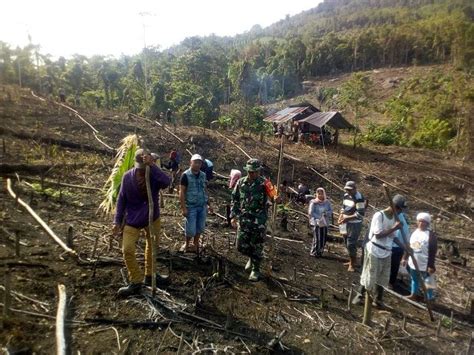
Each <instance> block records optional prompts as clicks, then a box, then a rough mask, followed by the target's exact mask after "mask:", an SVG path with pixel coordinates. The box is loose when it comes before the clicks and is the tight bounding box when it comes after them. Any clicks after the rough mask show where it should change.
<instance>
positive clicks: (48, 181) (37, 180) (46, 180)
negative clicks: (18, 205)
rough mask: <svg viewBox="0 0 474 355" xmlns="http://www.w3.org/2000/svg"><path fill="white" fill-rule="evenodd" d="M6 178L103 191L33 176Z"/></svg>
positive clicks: (10, 176)
mask: <svg viewBox="0 0 474 355" xmlns="http://www.w3.org/2000/svg"><path fill="white" fill-rule="evenodd" d="M6 177H9V178H12V179H15V178H20V179H23V180H29V181H36V182H42V183H43V184H48V185H55V186H63V187H70V188H72V189H79V190H92V191H102V189H101V188H99V187H94V186H84V185H76V184H69V183H66V182H58V181H53V180H49V179H40V178H36V177H32V176H25V175H17V174H15V175H13V174H11V175H6Z"/></svg>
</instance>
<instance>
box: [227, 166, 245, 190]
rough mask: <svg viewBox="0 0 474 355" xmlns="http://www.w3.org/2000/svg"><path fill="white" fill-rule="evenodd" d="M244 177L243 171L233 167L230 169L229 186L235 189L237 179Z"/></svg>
mask: <svg viewBox="0 0 474 355" xmlns="http://www.w3.org/2000/svg"><path fill="white" fill-rule="evenodd" d="M241 177H242V172H241V171H240V170H237V169H232V170H231V171H230V178H229V188H230V189H233V188H234V187H235V184H237V181H239V179H240V178H241Z"/></svg>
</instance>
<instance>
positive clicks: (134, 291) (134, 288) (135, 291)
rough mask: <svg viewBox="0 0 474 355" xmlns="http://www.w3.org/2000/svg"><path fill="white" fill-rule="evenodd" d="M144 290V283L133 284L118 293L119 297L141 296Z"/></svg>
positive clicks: (122, 288)
mask: <svg viewBox="0 0 474 355" xmlns="http://www.w3.org/2000/svg"><path fill="white" fill-rule="evenodd" d="M141 290H142V283H141V282H139V283H131V284H129V285H127V286H125V287H121V288H120V289H119V290H118V292H117V296H119V297H129V296H134V295H139V294H140V292H141Z"/></svg>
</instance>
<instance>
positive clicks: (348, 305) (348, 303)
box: [347, 287, 354, 312]
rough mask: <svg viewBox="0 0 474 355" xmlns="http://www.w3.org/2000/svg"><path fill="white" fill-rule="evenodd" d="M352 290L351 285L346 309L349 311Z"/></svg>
mask: <svg viewBox="0 0 474 355" xmlns="http://www.w3.org/2000/svg"><path fill="white" fill-rule="evenodd" d="M353 292H354V289H353V288H352V287H351V290H350V291H349V298H348V299H347V310H348V311H349V312H350V311H351V306H352V293H353Z"/></svg>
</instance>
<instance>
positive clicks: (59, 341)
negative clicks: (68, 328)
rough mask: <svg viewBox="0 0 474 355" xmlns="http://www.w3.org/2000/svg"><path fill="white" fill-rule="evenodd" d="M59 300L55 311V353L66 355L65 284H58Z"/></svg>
mask: <svg viewBox="0 0 474 355" xmlns="http://www.w3.org/2000/svg"><path fill="white" fill-rule="evenodd" d="M58 292H59V302H58V311H57V313H56V354H58V355H66V351H67V344H66V336H65V329H64V323H65V319H66V286H64V285H62V284H59V285H58Z"/></svg>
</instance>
